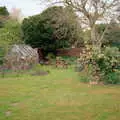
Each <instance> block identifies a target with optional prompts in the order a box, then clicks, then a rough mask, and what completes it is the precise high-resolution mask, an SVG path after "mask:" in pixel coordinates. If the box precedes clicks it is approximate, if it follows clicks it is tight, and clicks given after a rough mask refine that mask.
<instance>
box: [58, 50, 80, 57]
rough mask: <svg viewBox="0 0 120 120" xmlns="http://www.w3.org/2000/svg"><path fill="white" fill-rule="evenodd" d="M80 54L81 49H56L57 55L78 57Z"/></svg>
mask: <svg viewBox="0 0 120 120" xmlns="http://www.w3.org/2000/svg"><path fill="white" fill-rule="evenodd" d="M80 52H82V48H69V49H58V50H57V55H58V56H73V57H79V56H80Z"/></svg>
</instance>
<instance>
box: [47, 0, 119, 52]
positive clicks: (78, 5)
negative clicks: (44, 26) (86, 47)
mask: <svg viewBox="0 0 120 120" xmlns="http://www.w3.org/2000/svg"><path fill="white" fill-rule="evenodd" d="M48 1H53V2H55V3H60V2H62V3H63V4H64V5H65V6H71V7H72V8H73V9H74V10H76V12H77V13H78V14H79V16H80V20H81V23H82V24H85V25H87V26H88V27H89V28H90V29H91V30H90V40H91V41H92V46H93V48H97V50H98V51H99V52H100V51H101V49H100V48H101V45H102V40H103V37H104V34H105V32H106V30H107V28H106V29H105V31H104V32H103V34H102V35H101V36H98V33H97V30H96V24H97V22H100V21H105V18H106V19H107V18H109V19H107V22H109V21H110V20H111V18H112V19H113V18H115V17H117V14H115V13H116V12H117V11H116V10H117V8H118V7H119V4H120V0H48Z"/></svg>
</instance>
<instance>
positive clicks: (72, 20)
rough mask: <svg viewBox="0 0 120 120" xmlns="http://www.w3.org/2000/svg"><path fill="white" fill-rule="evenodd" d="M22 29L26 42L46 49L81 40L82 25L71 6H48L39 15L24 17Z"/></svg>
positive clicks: (53, 48) (64, 45)
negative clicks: (79, 23)
mask: <svg viewBox="0 0 120 120" xmlns="http://www.w3.org/2000/svg"><path fill="white" fill-rule="evenodd" d="M68 9H69V10H68ZM22 30H23V38H24V40H25V43H27V44H30V45H31V46H32V47H40V48H43V49H44V50H55V49H56V48H59V47H66V46H69V45H71V44H74V43H75V41H77V40H80V39H79V38H80V37H78V36H79V35H80V26H79V25H78V21H77V17H76V15H75V13H74V11H72V9H70V8H64V7H56V6H55V7H51V8H48V9H46V10H45V11H43V12H42V13H41V14H39V15H36V16H32V17H29V18H27V19H24V21H23V24H22ZM78 33H79V34H78Z"/></svg>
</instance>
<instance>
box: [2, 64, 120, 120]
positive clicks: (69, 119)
mask: <svg viewBox="0 0 120 120" xmlns="http://www.w3.org/2000/svg"><path fill="white" fill-rule="evenodd" d="M42 69H45V70H49V71H50V73H49V75H47V76H32V75H30V73H31V72H33V71H29V72H27V73H26V74H25V73H24V72H23V73H22V74H21V75H19V74H9V75H6V76H5V77H4V78H2V77H0V120H119V119H120V86H119V85H116V86H115V85H114V86H112V85H107V86H102V85H101V86H100V85H99V86H97V85H96V86H89V85H88V84H82V83H81V82H80V76H79V75H78V73H75V72H74V70H73V69H72V68H70V69H67V70H63V69H55V68H51V67H44V66H43V67H42ZM37 70H38V68H37Z"/></svg>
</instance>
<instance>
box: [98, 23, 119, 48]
mask: <svg viewBox="0 0 120 120" xmlns="http://www.w3.org/2000/svg"><path fill="white" fill-rule="evenodd" d="M107 26H108V29H107V31H106V33H105V35H104V39H103V45H111V46H115V47H118V48H119V49H120V40H119V38H120V26H119V24H118V23H110V24H99V25H97V30H98V33H99V34H102V33H103V32H104V30H105V28H106V27H107Z"/></svg>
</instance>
